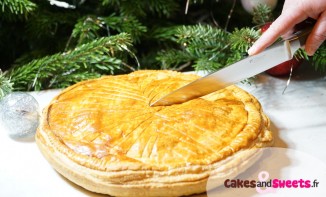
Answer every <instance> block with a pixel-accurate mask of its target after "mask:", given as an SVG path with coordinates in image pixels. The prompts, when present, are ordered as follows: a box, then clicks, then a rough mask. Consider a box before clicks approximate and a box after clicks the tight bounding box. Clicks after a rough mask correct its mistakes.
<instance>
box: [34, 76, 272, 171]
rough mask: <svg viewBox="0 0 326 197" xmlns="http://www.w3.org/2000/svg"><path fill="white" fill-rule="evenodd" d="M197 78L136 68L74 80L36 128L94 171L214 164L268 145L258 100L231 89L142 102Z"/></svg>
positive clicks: (234, 87)
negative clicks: (167, 102) (166, 102)
mask: <svg viewBox="0 0 326 197" xmlns="http://www.w3.org/2000/svg"><path fill="white" fill-rule="evenodd" d="M197 78H198V76H196V75H191V74H182V73H178V72H173V71H137V72H134V73H131V74H129V75H118V76H106V77H102V78H99V79H94V80H88V81H85V82H81V83H78V84H76V85H73V86H71V87H69V88H67V89H66V90H64V91H63V92H62V93H61V94H60V95H58V96H57V97H56V98H55V99H54V100H53V101H52V102H51V103H50V105H49V106H48V107H47V108H46V109H45V111H44V117H43V123H42V126H41V128H40V129H42V130H43V132H45V133H46V135H47V136H48V139H49V141H50V142H51V143H52V144H53V146H54V147H55V148H56V149H57V150H58V151H60V152H61V153H63V154H65V155H66V156H67V157H68V158H69V159H71V160H73V161H75V162H76V163H78V164H80V165H83V166H86V167H88V168H91V169H96V170H101V171H105V170H123V169H131V170H135V169H149V170H150V169H151V170H166V169H170V168H175V167H186V166H189V165H207V164H213V163H215V162H218V161H220V160H222V159H224V158H226V157H228V156H230V155H232V154H233V153H235V152H237V151H239V150H240V149H246V148H250V147H254V146H256V147H257V146H264V143H270V142H271V140H272V137H271V135H270V134H269V133H266V132H264V131H265V130H266V127H268V126H269V125H268V124H269V121H267V119H266V117H265V115H264V114H263V113H262V111H261V107H260V105H259V103H258V102H257V100H256V99H255V98H254V97H253V96H251V95H250V94H248V93H246V92H245V91H243V90H241V89H240V88H237V87H236V86H230V87H228V88H225V89H222V90H220V91H218V92H214V93H212V94H210V95H207V96H205V97H202V98H198V99H194V100H191V101H188V102H186V103H183V104H177V105H172V106H159V107H150V106H149V104H150V103H151V102H153V101H155V100H156V99H158V98H160V97H161V96H163V95H165V94H167V93H169V92H171V91H173V90H175V89H177V88H179V87H181V86H183V85H185V84H187V83H189V82H191V81H193V80H195V79H197ZM37 137H39V138H40V140H41V141H42V140H43V141H44V140H45V139H43V138H42V137H41V136H40V135H38V136H37Z"/></svg>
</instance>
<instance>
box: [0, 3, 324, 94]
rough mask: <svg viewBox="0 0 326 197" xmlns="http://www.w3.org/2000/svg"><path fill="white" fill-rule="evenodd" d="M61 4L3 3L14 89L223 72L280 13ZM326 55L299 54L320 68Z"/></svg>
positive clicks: (0, 49) (0, 59) (3, 56)
mask: <svg viewBox="0 0 326 197" xmlns="http://www.w3.org/2000/svg"><path fill="white" fill-rule="evenodd" d="M53 2H54V1H53ZM53 2H52V1H51V2H50V1H44V0H3V1H0V27H1V28H0V66H1V68H2V70H3V71H5V72H4V73H2V74H1V75H0V77H2V78H1V79H2V81H8V80H9V79H10V81H8V82H10V84H12V87H13V88H14V90H41V89H49V88H62V87H67V86H69V85H71V84H74V83H76V82H78V81H81V80H86V79H89V78H94V77H99V76H102V75H107V74H119V73H128V72H131V71H132V70H136V69H173V70H179V71H188V70H207V71H215V70H218V69H220V68H223V67H225V66H227V65H229V64H231V63H234V62H236V61H238V60H240V59H242V58H244V57H245V56H246V55H247V54H246V50H247V49H248V48H249V47H250V46H251V45H252V43H253V42H254V41H255V40H256V39H257V38H258V37H259V36H260V31H259V30H257V27H252V26H253V24H252V21H253V22H254V23H255V24H259V25H262V24H263V23H265V22H266V21H270V18H272V14H275V13H276V14H277V13H278V12H280V8H279V9H276V10H274V11H273V13H271V10H270V9H269V8H268V7H266V6H265V7H264V6H259V7H258V8H257V9H256V10H255V14H254V16H251V15H250V14H249V13H246V12H245V11H244V10H243V8H242V6H241V4H240V2H239V1H235V0H233V1H228V0H219V1H216V0H187V1H181V0H177V1H175V0H148V1H143V0H134V1H126V0H101V1H85V0H78V1H76V0H60V2H61V3H66V4H67V5H69V6H68V7H69V8H64V7H60V6H58V5H54V4H53ZM185 11H187V14H185ZM323 46H324V45H323ZM324 53H325V48H322V49H320V50H319V51H318V52H317V53H316V55H315V56H314V57H312V58H311V57H308V56H307V55H306V54H305V53H304V52H303V51H301V52H298V54H299V55H300V56H303V57H305V58H306V59H309V60H311V61H312V65H313V66H315V67H316V69H318V70H320V71H325V70H326V65H325V56H324ZM4 79H6V80H4ZM3 84H4V83H3V82H2V83H1V86H3ZM6 84H8V83H6ZM6 87H9V86H6ZM6 87H5V88H3V87H0V89H2V90H4V89H6V90H8V89H7V88H6ZM10 87H11V86H10ZM9 89H10V88H9Z"/></svg>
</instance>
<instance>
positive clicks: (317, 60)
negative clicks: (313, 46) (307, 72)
mask: <svg viewBox="0 0 326 197" xmlns="http://www.w3.org/2000/svg"><path fill="white" fill-rule="evenodd" d="M312 65H313V66H314V67H315V69H316V70H317V71H320V72H326V44H323V45H322V46H321V47H320V48H319V49H318V50H317V51H316V54H315V55H314V56H313V57H312Z"/></svg>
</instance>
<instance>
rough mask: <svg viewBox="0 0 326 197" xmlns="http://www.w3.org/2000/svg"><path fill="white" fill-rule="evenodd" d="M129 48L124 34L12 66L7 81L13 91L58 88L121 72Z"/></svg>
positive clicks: (127, 36)
mask: <svg viewBox="0 0 326 197" xmlns="http://www.w3.org/2000/svg"><path fill="white" fill-rule="evenodd" d="M129 47H131V39H130V36H129V35H128V34H125V33H122V34H119V35H116V36H111V37H104V38H100V39H97V40H94V41H93V42H90V43H87V44H84V45H81V46H79V47H77V48H75V49H74V50H72V51H68V52H66V53H57V54H55V55H52V56H46V57H43V58H41V59H36V60H33V61H31V62H29V63H28V64H25V65H22V66H18V67H14V68H13V69H11V70H10V71H9V72H8V73H7V77H10V78H11V81H12V82H13V84H14V85H13V87H14V89H15V90H41V89H48V88H62V87H66V86H68V85H71V84H73V83H75V82H78V81H80V80H84V79H86V78H94V77H98V76H100V75H102V74H114V73H119V72H122V71H123V70H124V67H123V60H124V59H125V58H126V54H128V53H130V50H129ZM126 51H127V53H126ZM86 73H90V74H86Z"/></svg>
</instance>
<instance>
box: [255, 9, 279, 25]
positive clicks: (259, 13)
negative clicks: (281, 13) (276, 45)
mask: <svg viewBox="0 0 326 197" xmlns="http://www.w3.org/2000/svg"><path fill="white" fill-rule="evenodd" d="M273 20H274V19H273V13H272V10H271V8H270V7H268V6H267V5H265V4H259V5H258V6H257V7H256V8H254V9H253V17H252V23H253V24H257V25H263V24H265V23H267V22H272V21H273Z"/></svg>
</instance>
